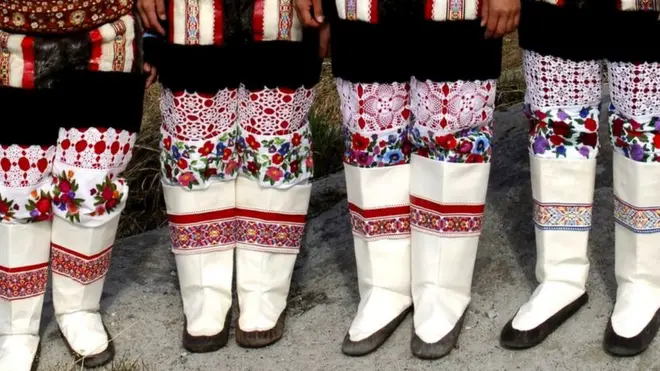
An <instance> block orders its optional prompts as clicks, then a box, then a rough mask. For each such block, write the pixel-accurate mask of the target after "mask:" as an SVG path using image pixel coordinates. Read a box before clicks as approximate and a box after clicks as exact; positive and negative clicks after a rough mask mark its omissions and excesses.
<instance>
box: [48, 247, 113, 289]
mask: <svg viewBox="0 0 660 371" xmlns="http://www.w3.org/2000/svg"><path fill="white" fill-rule="evenodd" d="M111 253H112V247H108V248H107V249H105V250H103V251H101V252H99V253H98V254H95V255H91V256H86V255H83V254H80V253H77V252H75V251H72V250H69V249H67V248H64V247H62V246H58V245H55V244H53V245H52V256H51V267H52V269H53V273H54V274H58V275H60V276H65V277H69V278H71V279H72V280H74V281H76V282H78V283H81V284H83V285H89V284H91V283H94V282H96V281H98V280H99V279H101V278H103V277H105V275H106V274H107V273H108V270H109V269H110V256H111Z"/></svg>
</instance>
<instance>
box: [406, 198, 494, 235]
mask: <svg viewBox="0 0 660 371" xmlns="http://www.w3.org/2000/svg"><path fill="white" fill-rule="evenodd" d="M410 203H411V205H410V211H411V216H410V225H411V226H412V228H413V229H417V230H420V231H423V232H427V233H432V234H437V235H443V236H447V237H470V236H478V235H479V234H481V228H482V224H483V217H484V210H485V206H484V205H461V204H441V203H437V202H434V201H431V200H426V199H422V198H420V197H417V196H413V195H411V196H410Z"/></svg>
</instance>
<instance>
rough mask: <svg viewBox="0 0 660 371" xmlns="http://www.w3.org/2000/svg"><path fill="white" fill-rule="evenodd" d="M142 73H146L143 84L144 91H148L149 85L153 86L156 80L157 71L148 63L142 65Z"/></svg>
mask: <svg viewBox="0 0 660 371" xmlns="http://www.w3.org/2000/svg"><path fill="white" fill-rule="evenodd" d="M144 72H145V73H147V80H146V83H145V89H149V88H150V87H151V85H153V84H155V83H156V81H157V80H158V70H157V69H156V68H155V67H153V66H151V65H150V64H148V63H145V64H144Z"/></svg>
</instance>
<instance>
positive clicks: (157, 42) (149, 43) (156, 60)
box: [142, 37, 164, 68]
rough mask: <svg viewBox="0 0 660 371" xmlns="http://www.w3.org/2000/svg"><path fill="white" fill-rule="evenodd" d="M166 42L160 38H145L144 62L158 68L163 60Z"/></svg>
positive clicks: (143, 45) (143, 42)
mask: <svg viewBox="0 0 660 371" xmlns="http://www.w3.org/2000/svg"><path fill="white" fill-rule="evenodd" d="M163 46H164V41H163V39H162V38H160V37H144V38H143V39H142V48H143V50H144V52H143V54H144V61H145V63H149V64H150V65H152V66H154V67H156V68H158V67H159V66H160V63H161V62H162V60H163V55H162V53H163Z"/></svg>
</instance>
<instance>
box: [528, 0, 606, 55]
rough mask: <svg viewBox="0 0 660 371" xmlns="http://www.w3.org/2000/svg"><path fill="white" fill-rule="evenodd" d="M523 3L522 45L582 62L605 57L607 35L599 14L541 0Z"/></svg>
mask: <svg viewBox="0 0 660 371" xmlns="http://www.w3.org/2000/svg"><path fill="white" fill-rule="evenodd" d="M521 5H522V8H521V14H520V25H519V27H518V35H519V41H520V47H521V48H523V49H525V50H531V51H535V52H537V53H539V54H543V55H553V56H556V57H560V58H563V59H569V60H573V61H578V62H579V61H587V60H595V59H602V58H603V57H604V53H603V49H604V48H603V46H604V45H602V44H603V42H604V41H605V40H606V37H605V36H604V35H603V30H602V26H603V24H604V22H603V17H602V16H599V14H597V13H595V12H587V11H585V10H582V9H579V8H559V7H557V6H554V5H551V4H548V3H544V2H540V1H531V0H530V1H523V2H522V4H521ZM617 28H618V26H617Z"/></svg>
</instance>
